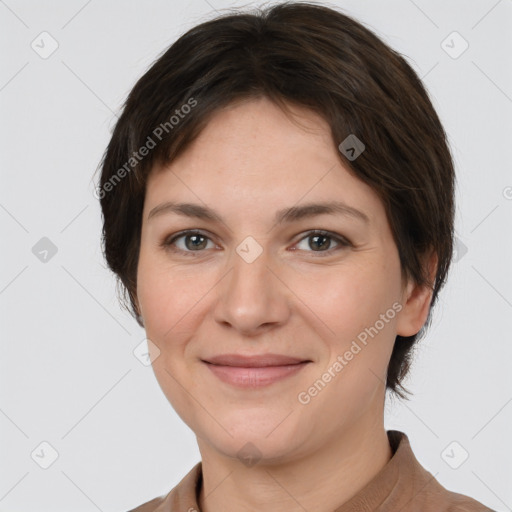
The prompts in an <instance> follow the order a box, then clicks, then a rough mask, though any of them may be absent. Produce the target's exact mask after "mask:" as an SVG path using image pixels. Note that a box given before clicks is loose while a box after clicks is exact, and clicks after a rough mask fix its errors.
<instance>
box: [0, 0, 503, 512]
mask: <svg viewBox="0 0 512 512" xmlns="http://www.w3.org/2000/svg"><path fill="white" fill-rule="evenodd" d="M260 4H261V3H260ZM237 5H238V6H240V5H258V2H256V3H252V4H247V3H242V2H235V1H233V2H230V1H228V0H209V1H208V2H207V1H205V0H193V1H186V2H185V1H173V2H171V1H167V2H164V1H156V0H152V1H149V2H143V1H142V0H134V1H125V2H121V1H120V0H108V1H99V0H92V1H88V2H87V1H80V0H73V1H68V2H64V1H62V2H57V1H51V2H50V1H46V2H35V1H32V2H28V1H20V0H17V1H15V0H6V1H0V37H1V42H0V44H1V48H2V66H1V68H0V106H1V107H0V108H1V132H0V145H1V156H2V160H1V170H2V187H1V189H0V225H1V228H2V252H1V255H2V260H1V263H2V264H1V266H0V308H1V322H2V323H1V330H0V332H1V336H2V345H1V361H0V364H1V367H0V371H1V393H0V432H1V444H0V446H1V454H0V460H1V461H2V463H1V469H0V510H2V511H7V510H9V511H13V510H16V511H17V512H26V511H38V512H44V511H52V512H59V511H66V512H69V511H70V510H73V511H75V512H80V511H95V510H100V511H105V512H106V511H124V510H127V509H129V508H132V507H134V506H136V505H138V504H140V503H142V502H144V501H147V500H149V499H151V498H154V497H156V496H158V495H161V494H165V493H167V492H168V491H169V490H170V489H171V488H172V487H173V486H174V485H175V484H176V483H177V482H178V481H179V480H181V478H182V477H183V476H184V475H185V473H186V472H188V470H189V469H190V468H191V467H192V465H193V464H195V463H196V462H197V461H198V460H199V452H198V450H197V447H196V443H195V437H194V435H193V434H192V432H191V431H190V430H189V429H188V427H186V426H185V425H184V424H183V423H182V422H181V420H180V419H179V418H178V417H177V415H176V414H175V413H174V411H173V410H172V408H171V407H170V405H169V404H168V402H167V401H166V399H165V397H164V395H163V393H162V392H161V390H160V388H159V386H158V384H157V382H156V380H155V377H154V375H153V372H152V370H151V367H146V366H144V365H143V364H142V363H141V362H140V361H139V360H138V359H137V358H136V357H134V355H133V352H132V351H133V350H134V349H135V347H137V346H138V345H139V344H140V343H141V342H142V341H143V340H144V338H145V336H144V331H143V330H142V329H141V328H139V327H138V325H137V324H136V322H135V321H134V320H133V319H132V318H131V317H130V316H129V315H128V314H127V313H126V312H125V311H124V310H122V309H121V308H120V306H119V304H118V302H117V298H116V293H115V285H114V279H113V277H112V276H111V275H110V273H109V272H108V271H107V270H106V268H105V263H104V262H103V259H102V255H101V251H100V230H101V216H100V208H99V203H98V201H97V200H96V199H95V198H94V196H93V190H94V182H93V180H92V178H93V174H94V171H95V169H96V167H97V165H98V163H99V161H100V158H101V155H102V153H103V150H104V148H105V146H106V144H107V142H108V140H109V136H110V130H111V129H112V127H113V125H114V122H115V119H116V117H115V114H116V113H118V112H119V109H120V107H121V104H122V102H123V101H124V99H125V97H126V94H127V93H128V91H129V90H130V88H131V87H132V86H133V85H134V83H135V81H136V80H137V79H138V78H139V77H140V76H141V75H142V74H143V72H144V71H145V70H146V69H147V68H148V66H149V65H150V64H151V63H152V62H153V60H154V59H155V58H156V57H157V55H159V54H160V53H161V52H162V51H163V50H164V49H165V48H167V47H168V46H169V45H170V44H171V43H172V42H173V41H174V40H175V39H176V38H177V37H178V36H179V35H180V34H182V33H183V32H184V31H186V30H187V29H188V28H190V27H192V26H193V25H195V24H196V23H199V22H201V21H204V20H206V19H209V18H211V17H212V16H213V15H215V14H216V13H215V9H218V10H221V9H223V8H227V7H233V6H237ZM331 5H338V6H339V7H341V8H343V9H344V10H345V12H346V13H348V14H350V15H352V16H354V17H356V18H357V19H359V20H360V21H362V22H363V23H364V24H366V25H367V26H368V27H369V28H371V29H373V30H375V31H376V32H377V33H378V34H379V35H380V36H381V37H383V38H384V40H386V41H387V42H388V43H389V44H391V46H392V47H394V48H395V49H397V50H398V51H400V52H402V53H403V54H405V55H406V56H407V57H408V59H409V62H410V63H411V65H412V66H413V67H414V69H415V70H417V72H418V74H419V75H420V76H421V77H423V78H424V82H425V84H426V86H427V88H428V90H429V92H430V94H431V97H432V100H433V102H434V105H435V107H436V108H437V110H438V112H439V115H440V117H441V119H442V121H443V123H444V125H445V128H446V130H447V133H448V135H449V139H450V143H451V146H452V150H453V154H454V157H455V161H456V166H457V172H458V191H457V193H458V207H457V236H458V240H459V242H458V252H457V255H456V259H457V260H458V261H457V262H456V263H455V265H454V267H453V270H452V273H451V276H450V279H449V283H448V285H447V287H446V288H445V290H444V292H443V293H442V296H441V300H440V303H439V307H438V308H437V309H436V315H435V319H434V323H433V325H432V329H431V330H430V333H429V335H428V336H427V338H426V339H424V340H423V341H422V342H421V345H420V346H419V350H418V357H417V361H416V363H415V365H414V368H413V372H412V374H411V376H410V379H409V380H408V385H409V387H410V389H411V390H412V391H413V392H414V397H413V399H412V400H411V401H410V402H409V403H407V404H399V403H395V402H393V403H389V405H388V407H387V415H386V426H387V428H397V429H400V430H403V431H405V432H406V433H407V434H408V436H409V438H410V440H411V443H412V447H413V450H414V452H415V454H416V456H417V458H418V459H419V461H420V462H421V463H422V464H423V465H424V466H425V467H426V468H427V469H428V470H429V471H430V472H431V473H432V474H433V475H435V477H436V478H437V479H438V480H439V481H440V482H441V483H442V484H443V485H445V486H446V487H448V488H449V489H451V490H454V491H457V492H460V493H463V494H468V495H470V496H472V497H474V498H476V499H478V500H480V501H482V502H484V503H485V504H487V505H488V506H490V507H492V508H494V509H495V510H497V511H505V510H512V456H511V454H512V453H511V452H512V440H511V435H510V434H511V432H512V429H511V426H512V375H511V372H510V362H511V357H512V343H511V335H510V328H511V317H512V275H511V271H510V262H511V261H512V243H511V237H510V233H511V222H510V220H511V214H512V175H511V172H510V143H511V133H512V129H511V124H512V123H511V114H512V71H511V66H510V54H511V50H512V44H511V40H510V30H511V22H512V1H511V0H500V1H496V0H481V1H467V0H465V1H463V0H459V1H452V2H445V1H441V0H438V1H430V2H427V1H426V0H415V1H414V2H413V1H412V0H394V1H387V2H381V1H378V0H373V1H364V2H363V1H356V0H353V1H342V0H340V1H339V2H331ZM43 31H47V32H48V33H49V34H51V37H52V38H53V39H55V40H56V41H57V42H58V45H59V47H58V49H57V50H56V51H55V52H54V53H53V54H52V55H51V56H49V57H48V58H46V59H43V58H42V57H41V56H40V55H39V54H38V53H36V51H34V50H33V49H32V47H31V43H32V42H33V41H35V43H34V44H38V45H39V47H42V46H43V44H44V47H45V48H46V51H48V49H50V48H51V46H50V45H51V40H50V39H48V36H39V35H40V34H41V32H43ZM453 31H457V32H458V33H459V34H460V35H461V36H462V37H463V38H464V40H466V41H467V42H468V43H469V48H468V49H467V50H466V51H465V52H464V53H462V54H461V55H460V56H458V58H453V57H452V56H450V55H449V54H448V53H447V52H446V51H445V49H448V48H446V45H448V47H450V46H451V47H452V48H451V49H449V51H451V52H452V55H453V54H455V53H458V52H459V51H460V50H461V49H462V48H463V46H462V45H463V44H464V43H463V41H462V40H461V39H457V37H458V36H451V38H449V39H448V40H447V41H446V42H445V43H444V45H445V48H443V46H442V42H443V41H444V40H445V39H446V38H447V36H449V35H450V34H451V33H452V32H453ZM41 37H46V38H47V39H45V40H44V43H41ZM454 37H455V39H454ZM40 51H42V50H40ZM42 237H47V238H49V239H50V240H51V241H52V242H53V244H55V246H56V247H57V249H58V252H57V253H56V254H55V255H54V256H52V257H50V256H51V253H49V255H48V257H47V261H46V262H42V261H40V259H39V258H38V257H36V255H35V254H34V253H33V252H32V248H33V246H35V245H36V243H38V241H39V240H40V239H41V238H42ZM43 441H46V442H47V443H49V444H50V445H51V446H53V447H54V449H55V450H56V451H57V452H58V458H57V460H56V461H55V462H54V463H53V464H52V465H51V466H50V467H49V468H48V469H42V468H41V467H40V465H39V464H41V463H44V461H45V458H46V461H48V460H49V459H48V457H50V456H51V452H50V450H49V449H48V448H47V447H46V448H45V445H43V446H42V447H41V446H40V444H41V443H42V442H43ZM453 441H456V442H457V443H458V444H457V445H455V448H454V450H453V451H451V449H452V448H453V446H454V445H452V446H451V447H450V448H449V449H448V452H444V453H445V456H444V458H443V456H442V455H441V454H442V453H443V451H444V450H445V448H446V447H447V446H449V445H450V443H452V442H453ZM459 445H460V446H459ZM461 447H462V448H461ZM34 450H35V452H34ZM462 450H466V451H467V452H468V453H469V458H468V459H467V460H466V461H465V462H464V463H463V464H462V465H461V466H460V467H459V468H458V469H452V468H451V467H450V466H449V465H448V464H447V462H446V460H448V459H447V457H446V453H448V456H449V457H451V461H450V462H452V465H453V460H455V461H456V462H457V459H460V457H461V456H462V455H461V454H463V452H462ZM33 452H34V456H33V458H32V457H31V453H33Z"/></svg>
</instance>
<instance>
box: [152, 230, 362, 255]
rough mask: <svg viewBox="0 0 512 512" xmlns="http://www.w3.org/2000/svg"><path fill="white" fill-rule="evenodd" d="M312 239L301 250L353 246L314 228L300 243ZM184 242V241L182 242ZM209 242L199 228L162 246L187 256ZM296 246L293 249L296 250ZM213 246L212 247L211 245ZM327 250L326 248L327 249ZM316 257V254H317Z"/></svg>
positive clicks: (170, 239)
mask: <svg viewBox="0 0 512 512" xmlns="http://www.w3.org/2000/svg"><path fill="white" fill-rule="evenodd" d="M308 239H309V240H311V241H312V242H310V243H308V244H307V245H308V247H309V249H312V250H308V249H307V248H306V249H304V248H300V247H299V250H301V251H306V252H316V253H321V254H318V255H317V256H323V255H325V254H326V253H327V254H331V253H332V252H334V251H336V250H340V249H342V248H344V247H352V246H353V245H352V243H351V242H350V241H348V240H347V239H346V238H344V237H342V236H340V235H336V234H334V233H331V232H329V231H324V230H318V229H316V230H313V231H310V232H308V233H307V234H306V235H305V236H303V237H302V238H301V239H300V240H299V242H298V244H299V245H300V243H302V242H303V241H305V240H308ZM332 241H335V242H336V243H337V244H338V247H337V248H336V247H335V248H334V249H332V248H330V246H331V243H332ZM180 242H183V243H180ZM208 242H211V243H212V244H213V245H214V246H215V244H214V243H213V242H212V240H211V239H210V237H208V236H207V235H206V234H204V233H202V232H201V231H198V230H186V231H182V232H180V233H177V234H175V235H174V236H171V237H168V238H165V239H164V240H163V241H162V242H161V244H160V245H161V246H162V247H163V248H164V249H166V250H170V251H173V252H177V253H181V254H184V255H186V256H195V255H194V254H193V253H195V252H196V253H200V252H203V250H204V249H208V247H207V246H208ZM296 247H297V244H296V246H295V247H294V248H293V249H292V250H296ZM209 248H212V247H209ZM326 248H327V250H324V249H326ZM315 257H316V256H315Z"/></svg>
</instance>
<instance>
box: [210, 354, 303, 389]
mask: <svg viewBox="0 0 512 512" xmlns="http://www.w3.org/2000/svg"><path fill="white" fill-rule="evenodd" d="M203 362H204V363H205V364H206V366H207V367H208V368H209V369H210V371H211V372H212V373H213V374H214V375H215V376H216V377H218V378H219V379H220V380H221V381H223V382H225V383H227V384H231V385H233V386H236V387H241V388H259V387H263V386H268V385H270V384H273V383H275V382H278V381H280V380H283V379H285V378H287V377H291V376H292V375H296V374H297V373H298V372H300V371H301V370H302V369H303V368H304V367H305V366H307V364H308V363H310V362H311V361H310V360H305V359H300V358H296V357H290V356H284V355H280V354H262V355H258V356H243V355H239V354H222V355H218V356H214V357H210V358H208V360H203Z"/></svg>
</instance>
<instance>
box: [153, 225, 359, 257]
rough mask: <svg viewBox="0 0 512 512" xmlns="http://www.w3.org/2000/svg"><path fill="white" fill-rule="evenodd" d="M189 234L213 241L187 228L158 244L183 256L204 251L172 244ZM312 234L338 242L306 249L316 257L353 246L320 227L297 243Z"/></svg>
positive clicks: (197, 231)
mask: <svg viewBox="0 0 512 512" xmlns="http://www.w3.org/2000/svg"><path fill="white" fill-rule="evenodd" d="M191 235H200V236H202V237H204V238H206V239H207V240H210V241H213V240H211V238H210V237H209V236H207V235H206V234H205V233H203V232H202V231H199V230H195V229H189V230H185V231H181V232H179V233H176V234H175V235H173V236H172V237H171V238H169V237H167V238H164V240H163V241H162V242H161V243H160V246H161V247H163V248H164V249H165V250H168V251H172V252H175V253H180V254H183V255H185V256H191V257H197V255H196V254H194V253H201V252H204V250H200V251H184V250H183V249H178V248H177V247H176V246H175V245H174V244H175V242H176V241H177V240H178V239H180V238H183V237H186V236H191ZM313 236H325V237H327V238H330V239H331V240H334V241H336V242H337V243H338V244H339V246H338V247H335V248H334V249H328V250H327V251H306V252H312V253H316V254H315V255H314V257H315V258H316V257H320V258H321V257H324V256H330V255H331V254H332V253H333V252H335V251H336V250H340V249H342V248H345V247H353V244H352V243H351V242H350V241H349V240H348V239H346V238H345V237H342V236H340V235H336V234H334V233H331V232H330V231H325V230H322V229H313V230H311V231H308V232H307V233H306V234H305V235H304V236H303V237H302V238H301V239H300V240H299V241H298V242H297V244H298V243H300V242H302V241H303V240H305V239H307V238H310V237H313ZM205 250H206V249H205Z"/></svg>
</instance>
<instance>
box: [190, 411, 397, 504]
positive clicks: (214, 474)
mask: <svg viewBox="0 0 512 512" xmlns="http://www.w3.org/2000/svg"><path fill="white" fill-rule="evenodd" d="M379 419H380V421H376V418H375V417H371V416H370V417H369V418H360V419H359V421H358V422H357V424H353V425H352V426H351V427H350V428H345V429H344V430H343V432H333V435H331V436H330V438H329V439H325V440H324V444H323V445H322V446H321V447H319V449H317V450H314V452H313V453H309V454H308V455H307V456H303V457H301V458H300V459H294V460H293V461H288V462H283V463H282V464H281V463H280V464H269V463H265V461H264V460H262V461H260V462H259V463H257V464H256V465H254V466H252V467H245V466H243V465H242V464H241V463H240V461H238V460H234V459H230V458H226V457H224V456H221V455H219V454H218V452H215V451H214V450H213V449H212V448H211V446H208V447H207V446H205V445H204V444H203V443H201V442H200V441H199V440H198V443H199V445H200V451H201V454H202V471H203V485H202V486H201V492H200V496H199V506H200V508H201V511H203V512H231V511H237V512H249V511H254V510H262V509H263V510H265V512H277V511H279V512H280V511H282V510H287V511H290V512H295V511H297V512H299V511H300V512H303V511H304V510H315V511H318V512H324V511H325V512H332V511H333V510H335V509H336V508H337V507H340V506H341V505H343V504H344V503H345V502H347V501H348V500H349V499H350V498H352V497H353V496H354V495H356V494H357V493H358V492H359V491H360V490H361V489H362V488H363V487H364V486H365V485H366V484H367V483H368V482H369V481H370V480H371V479H372V478H373V477H374V476H375V475H376V474H377V473H378V472H379V471H380V470H381V469H382V468H383V467H384V466H385V465H386V463H387V462H388V461H389V460H390V458H391V457H392V451H391V447H390V445H389V441H388V437H387V434H386V431H385V429H384V424H383V416H382V415H380V416H379Z"/></svg>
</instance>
